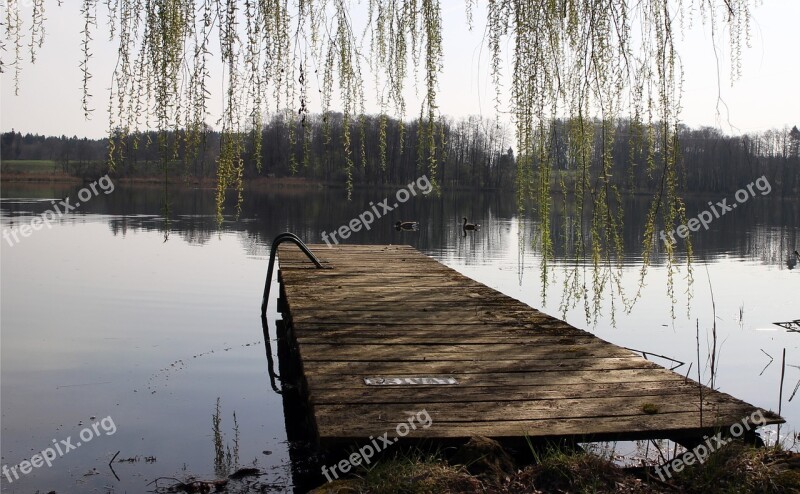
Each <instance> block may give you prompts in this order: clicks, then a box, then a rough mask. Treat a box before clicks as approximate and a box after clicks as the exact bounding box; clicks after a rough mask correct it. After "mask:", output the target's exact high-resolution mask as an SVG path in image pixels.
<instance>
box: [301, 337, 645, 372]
mask: <svg viewBox="0 0 800 494" xmlns="http://www.w3.org/2000/svg"><path fill="white" fill-rule="evenodd" d="M486 349H487V346H486V345H464V344H452V343H451V344H449V345H441V344H440V345H407V344H406V345H389V344H377V345H376V344H367V345H344V344H341V345H335V344H317V343H307V344H304V345H303V347H302V357H303V360H304V361H312V360H317V361H344V362H347V361H350V362H365V361H375V362H381V361H383V362H409V361H423V362H424V361H438V360H465V361H478V360H491V361H497V358H498V355H502V359H503V360H505V361H507V360H526V361H547V365H551V366H555V367H557V368H559V367H561V366H560V365H559V363H558V360H560V359H563V360H564V361H567V360H573V359H587V358H591V357H597V358H616V359H618V360H624V359H627V360H631V361H636V362H641V361H642V359H641V358H640V357H639V356H638V355H636V354H634V353H633V352H631V351H630V350H625V349H624V348H620V347H615V346H613V345H609V344H608V343H604V342H598V341H591V340H590V342H587V343H583V344H571V345H564V344H558V343H556V342H552V343H551V344H550V345H548V346H542V345H536V344H527V343H526V344H514V343H500V342H497V343H494V344H493V345H492V346H491V349H492V351H491V352H487V351H486Z"/></svg>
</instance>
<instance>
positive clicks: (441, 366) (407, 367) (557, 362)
mask: <svg viewBox="0 0 800 494" xmlns="http://www.w3.org/2000/svg"><path fill="white" fill-rule="evenodd" d="M301 356H302V357H303V361H304V362H305V361H308V362H314V364H312V365H309V366H307V367H306V369H305V374H306V376H312V375H317V374H339V375H341V374H348V375H356V376H368V375H373V374H375V375H379V376H386V375H393V374H412V373H415V374H436V375H438V374H455V373H463V374H486V373H502V372H510V373H514V372H528V373H534V372H547V373H558V374H560V375H561V376H562V378H563V377H566V376H567V375H568V374H567V373H568V372H569V371H586V370H595V371H610V370H619V369H654V370H657V369H659V366H658V365H657V364H655V363H653V362H649V361H647V360H644V359H642V358H637V357H627V358H616V357H588V358H572V359H553V360H491V359H490V360H469V361H460V360H452V361H450V360H448V361H445V360H439V361H422V360H397V361H386V360H384V361H377V362H373V361H356V360H350V361H336V360H321V359H314V358H306V357H305V356H303V355H302V353H301ZM365 358H369V357H365ZM666 372H669V371H666ZM552 382H553V383H554V384H557V383H558V382H559V379H558V378H553V381H552Z"/></svg>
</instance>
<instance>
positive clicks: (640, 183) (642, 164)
mask: <svg viewBox="0 0 800 494" xmlns="http://www.w3.org/2000/svg"><path fill="white" fill-rule="evenodd" d="M591 124H592V125H593V126H594V131H593V144H592V146H593V151H592V157H591V160H592V162H597V161H599V160H600V159H601V157H602V156H603V155H604V154H605V152H607V151H608V150H604V149H603V145H604V144H603V143H604V142H605V140H604V139H603V137H602V130H603V125H602V123H601V122H599V121H596V122H592V123H591ZM422 125H427V123H426V122H424V121H423V122H422ZM342 126H343V118H342V115H341V114H328V115H327V116H325V117H323V116H321V115H309V116H306V117H304V118H303V120H300V119H299V118H293V117H291V116H288V115H287V114H279V115H276V116H274V117H273V118H272V119H271V120H270V121H269V122H268V123H267V124H265V125H264V128H263V131H262V136H261V137H262V139H261V149H260V158H257V156H258V154H257V151H256V147H255V146H254V141H255V140H254V139H252V136H247V137H245V138H244V139H242V142H243V143H244V147H243V148H242V153H241V156H242V159H243V161H244V178H245V179H247V178H256V177H260V176H262V177H289V176H299V177H305V178H307V179H309V180H315V181H322V182H325V183H330V184H344V183H345V182H346V180H347V166H346V157H345V154H344V151H343V145H342V134H343V132H342ZM350 126H351V127H350V149H351V159H352V161H353V166H352V175H353V176H352V180H353V183H354V184H355V185H356V186H359V185H360V186H369V185H383V184H401V183H405V182H407V181H409V180H413V179H416V178H417V177H419V176H420V175H422V174H424V173H426V170H427V166H426V165H427V163H425V160H426V158H422V156H423V155H425V156H426V153H427V149H426V148H425V143H421V142H419V139H418V138H417V136H418V135H425V133H424V132H421V133H420V132H419V129H420V123H419V121H411V122H405V123H403V122H401V121H400V120H397V119H394V118H391V117H386V116H363V117H360V118H358V119H356V120H355V121H352V122H351V123H350ZM568 128H569V122H566V121H557V122H555V123H554V124H553V125H552V128H551V134H552V143H551V150H552V151H551V153H552V156H551V159H552V160H553V162H554V168H555V169H556V170H557V171H559V173H555V174H553V177H554V184H557V183H559V181H560V180H561V179H564V180H565V181H569V180H574V179H575V177H576V176H578V174H577V173H576V166H577V161H578V160H576V158H575V156H570V144H569V133H568ZM637 132H638V133H637ZM436 134H437V137H436V141H437V146H438V147H437V150H436V159H437V170H436V179H437V181H438V183H439V184H440V185H441V186H442V187H444V188H483V189H486V188H495V189H511V188H513V187H514V185H515V179H516V177H517V163H516V159H515V156H514V151H513V149H512V147H511V146H512V143H513V130H511V129H508V128H504V127H501V126H498V125H497V124H496V123H494V122H493V121H489V120H486V119H483V118H480V117H470V118H467V119H461V120H453V119H449V118H443V119H442V120H441V121H440V123H439V124H437V129H436ZM613 135H614V137H613V149H612V150H611V156H612V157H613V167H612V170H611V171H612V182H614V183H616V184H618V185H619V186H620V187H621V188H623V189H625V190H631V189H633V190H637V191H640V192H642V191H652V190H654V189H655V188H656V187H657V186H658V183H659V180H660V175H659V173H658V165H657V164H658V162H659V160H660V159H661V157H660V156H659V146H658V145H656V146H653V148H652V151H650V152H649V154H648V153H645V152H642V149H643V148H642V147H641V146H640V145H638V144H637V139H639V140H641V138H642V135H641V128H638V129H637V128H636V127H634V126H631V124H630V122H628V121H625V120H621V121H618V122H617V123H616V125H615V126H614V128H613ZM222 139H223V135H222V134H220V133H219V132H216V131H214V130H211V129H207V130H206V131H205V132H203V133H201V134H200V137H199V139H198V140H196V141H192V140H191V139H187V135H186V134H185V133H184V132H183V131H177V132H168V133H166V134H164V135H162V136H159V135H158V134H157V133H156V132H146V133H136V134H130V135H126V136H124V137H123V138H122V139H121V141H119V142H116V143H115V145H114V146H113V150H114V156H115V161H116V163H115V172H114V173H115V174H116V175H117V176H118V177H137V176H155V175H161V176H164V174H165V169H164V167H165V166H166V167H167V170H166V173H167V174H169V175H173V176H178V175H188V176H191V177H196V178H213V177H214V176H215V175H216V167H217V158H218V156H219V152H220V143H221V142H222ZM656 139H658V136H656ZM108 142H109V140H108V139H107V138H104V139H97V140H92V139H86V138H78V137H67V136H61V137H45V136H40V135H36V134H24V135H23V134H21V133H19V132H14V131H11V132H6V133H4V134H2V137H1V138H0V160H2V161H6V160H50V161H52V162H53V164H54V167H55V168H57V169H58V170H61V171H63V172H65V173H70V174H75V175H79V176H91V175H96V174H101V173H105V171H106V170H107V168H108V158H109V146H108ZM187 142H192V144H191V145H190V146H187V145H186V143H187ZM678 142H679V146H680V149H681V156H682V158H681V166H680V169H682V171H683V172H682V173H681V176H680V177H679V182H680V184H679V188H680V189H681V190H683V191H684V192H726V191H733V190H736V189H738V188H740V187H742V186H744V185H746V184H748V183H750V182H752V181H753V180H754V179H755V178H758V177H760V176H762V175H765V176H766V177H767V178H768V179H769V181H770V183H771V184H772V185H773V186H774V187H775V189H776V191H779V193H780V195H786V196H789V195H797V194H800V177H799V176H798V175H800V131H798V129H797V127H793V128H792V129H791V130H790V129H788V128H786V129H782V130H770V131H767V132H764V133H760V134H748V135H742V136H726V135H723V134H722V133H721V132H720V131H718V130H716V129H713V128H710V127H704V128H701V129H691V128H688V127H685V126H682V127H681V128H680V129H679V130H678ZM382 144H384V145H382ZM381 149H385V152H384V153H382V152H381ZM164 150H168V154H169V159H168V160H165V161H162V155H163V154H164ZM187 150H189V152H187ZM648 160H649V161H650V163H649V164H648ZM258 161H260V165H261V166H260V168H259V167H258V166H257V165H258ZM629 161H633V162H634V163H636V166H634V167H632V168H631V167H629V166H628V165H627V164H626V163H627V162H629ZM653 163H655V166H654V165H653ZM599 168H600V167H598V166H595V165H593V166H592V170H597V169H599Z"/></svg>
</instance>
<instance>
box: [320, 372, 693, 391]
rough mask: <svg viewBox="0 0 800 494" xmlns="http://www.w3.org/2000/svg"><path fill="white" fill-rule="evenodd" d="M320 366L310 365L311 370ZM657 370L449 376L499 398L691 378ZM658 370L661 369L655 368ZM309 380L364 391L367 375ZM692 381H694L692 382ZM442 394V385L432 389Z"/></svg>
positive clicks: (324, 386)
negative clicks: (525, 390) (542, 389)
mask: <svg viewBox="0 0 800 494" xmlns="http://www.w3.org/2000/svg"><path fill="white" fill-rule="evenodd" d="M311 367H316V366H307V368H309V369H310V368H311ZM653 370H654V369H618V370H614V371H611V370H573V371H569V372H568V373H567V372H566V371H565V372H563V373H562V374H559V373H553V372H506V373H503V372H490V373H482V374H480V373H477V374H467V373H463V372H451V373H448V374H447V375H448V376H453V377H455V378H456V379H458V383H459V384H458V389H464V388H467V387H471V386H490V387H494V388H497V394H498V396H502V395H503V390H504V389H505V388H507V387H509V386H550V387H552V388H558V387H560V386H564V385H571V384H576V383H583V384H616V383H637V382H686V381H687V379H686V378H684V377H682V376H679V375H677V374H675V373H674V372H669V371H667V370H666V369H661V370H663V372H653ZM655 370H658V369H655ZM424 375H426V374H421V373H406V374H400V373H397V374H392V376H402V377H422V376H424ZM306 379H307V381H308V385H309V388H310V389H312V390H313V389H342V388H354V389H363V388H366V386H365V385H364V376H363V375H346V374H345V375H343V374H335V373H334V374H323V373H314V374H307V375H306ZM689 382H691V381H689ZM425 387H426V386H415V387H414V389H424V388H425ZM428 387H431V388H434V389H437V390H440V391H441V388H442V387H441V386H428ZM387 388H388V389H402V386H389V387H387Z"/></svg>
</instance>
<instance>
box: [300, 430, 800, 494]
mask: <svg viewBox="0 0 800 494" xmlns="http://www.w3.org/2000/svg"><path fill="white" fill-rule="evenodd" d="M484 441H490V440H484ZM492 443H493V442H492ZM494 444H495V445H496V443H494ZM498 448H499V445H496V446H489V448H488V449H487V448H486V444H483V445H481V447H480V448H478V450H474V451H472V452H471V454H470V453H467V454H464V453H463V452H462V451H461V450H459V451H457V452H455V454H449V455H448V454H443V453H441V452H433V453H425V452H422V451H420V450H414V451H410V452H408V451H407V452H403V453H398V454H397V455H396V456H394V457H391V458H387V459H384V460H382V461H380V462H378V463H373V464H372V465H371V467H370V468H364V467H359V469H357V470H356V471H355V473H353V474H352V475H351V476H350V477H348V478H346V479H338V480H335V481H333V482H329V483H325V484H324V485H322V486H320V487H318V488H317V489H315V490H314V491H312V492H314V493H315V494H334V493H337V494H349V493H390V494H391V493H396V494H401V493H402V494H411V493H434V492H436V493H467V492H491V493H509V494H517V493H519V494H522V493H648V494H651V493H653V494H667V493H669V494H673V493H692V494H693V493H698V494H699V493H726V494H739V493H741V494H744V493H775V494H777V493H796V492H800V454H797V453H792V452H787V451H783V450H780V449H774V448H754V447H751V446H747V445H744V444H743V443H739V442H732V443H729V444H728V445H726V446H724V447H723V448H721V449H720V450H718V451H716V452H715V453H714V454H712V455H711V456H710V457H709V458H708V459H707V461H706V462H705V463H703V464H695V465H692V466H689V467H686V468H685V469H683V470H682V471H681V472H679V473H677V474H675V475H674V476H672V477H671V478H664V479H663V480H662V479H661V478H659V476H658V475H656V474H655V473H654V470H653V469H652V468H650V467H629V468H623V467H620V466H618V465H617V464H615V463H614V462H613V461H611V459H609V458H604V457H601V456H597V455H595V454H590V453H586V452H583V451H577V450H573V451H565V450H562V449H545V450H544V451H539V452H535V453H534V454H533V455H532V458H530V459H529V461H526V462H524V463H520V462H519V461H515V460H514V459H512V457H511V456H509V455H508V454H506V453H505V452H504V451H502V449H498Z"/></svg>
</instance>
